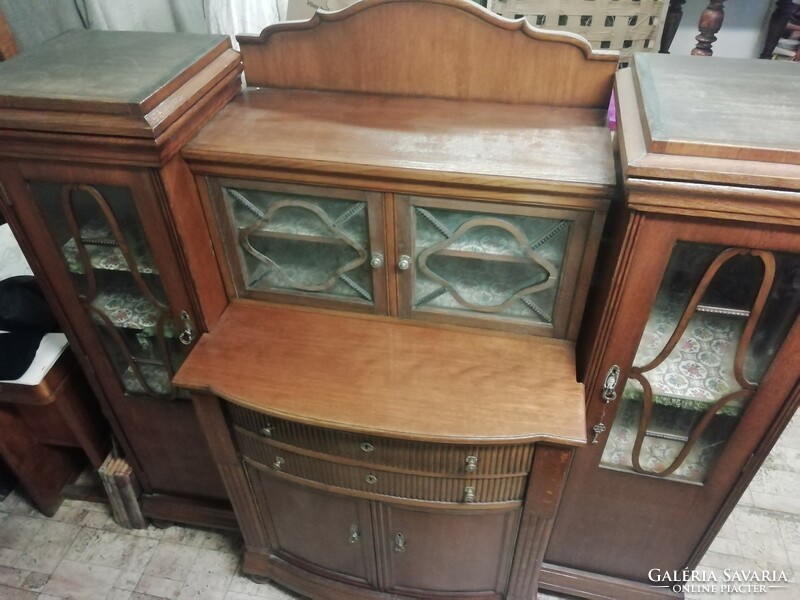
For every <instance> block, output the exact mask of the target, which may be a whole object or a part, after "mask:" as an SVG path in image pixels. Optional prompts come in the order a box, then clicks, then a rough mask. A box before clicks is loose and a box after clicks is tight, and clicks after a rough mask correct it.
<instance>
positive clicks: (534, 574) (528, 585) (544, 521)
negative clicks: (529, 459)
mask: <svg viewBox="0 0 800 600" xmlns="http://www.w3.org/2000/svg"><path fill="white" fill-rule="evenodd" d="M573 455H574V450H572V449H571V448H561V447H557V446H548V445H544V444H540V445H537V446H536V450H535V451H534V455H533V468H532V470H531V477H530V479H529V481H528V492H527V496H526V500H525V505H524V507H523V510H522V519H521V521H520V526H519V535H518V537H517V547H516V550H515V552H514V564H513V566H512V568H511V577H510V579H509V583H508V591H507V595H506V598H507V600H527V599H529V598H533V597H535V595H536V590H537V588H538V586H539V571H540V569H541V565H542V559H543V558H544V552H545V550H546V548H547V543H548V541H549V539H550V532H551V531H552V529H553V521H554V519H555V515H556V512H557V511H558V506H559V503H560V502H561V495H562V494H563V493H564V487H565V485H566V481H567V474H568V473H569V468H570V465H571V463H572V458H573Z"/></svg>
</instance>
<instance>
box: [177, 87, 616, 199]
mask: <svg viewBox="0 0 800 600" xmlns="http://www.w3.org/2000/svg"><path fill="white" fill-rule="evenodd" d="M331 107H335V109H332V108H331ZM605 118H606V111H605V110H598V109H576V108H554V107H535V106H515V105H509V104H500V103H486V102H458V103H456V102H452V101H447V100H436V99H427V98H393V97H383V96H375V95H363V94H361V95H357V94H344V93H319V92H306V91H292V90H268V89H258V90H248V91H246V92H245V93H244V94H243V95H242V96H241V97H240V98H237V99H236V100H235V101H234V102H233V103H232V104H231V105H230V106H228V107H227V108H226V109H224V110H223V111H222V112H221V113H220V115H219V116H218V117H217V118H216V119H214V121H213V122H212V123H210V124H209V125H208V127H206V128H205V129H203V131H202V132H201V133H200V134H199V135H198V136H197V137H196V138H195V139H194V140H193V141H192V142H191V143H189V144H188V145H187V146H186V148H185V149H184V150H183V156H184V158H186V160H187V162H189V164H190V166H191V167H192V170H193V171H194V172H195V173H217V174H219V173H220V170H226V169H229V168H230V166H241V167H251V173H252V175H250V177H251V178H263V177H264V175H263V174H262V173H263V171H261V170H260V169H261V167H269V168H272V169H275V168H281V169H283V170H288V171H294V172H296V173H297V174H296V175H294V177H295V178H299V179H302V178H304V177H305V174H306V173H307V172H309V171H313V172H314V173H322V174H325V173H328V174H337V175H339V176H345V175H346V176H351V177H358V178H359V179H361V180H362V181H365V180H369V181H370V182H371V181H372V180H375V179H392V180H400V181H408V180H410V181H414V182H429V183H436V184H438V185H452V184H461V185H464V184H468V185H479V186H483V187H492V188H502V187H508V188H512V189H514V188H516V189H524V190H527V191H529V192H535V191H545V192H556V193H560V194H576V195H580V196H608V195H609V194H610V193H612V192H613V190H614V187H615V184H616V179H615V173H614V161H613V157H612V154H611V140H610V137H609V135H608V130H607V128H606V126H605ZM456 147H457V148H458V151H457V152H454V151H453V149H454V148H456ZM231 176H233V174H231ZM393 185H394V186H395V189H396V188H397V183H393ZM368 187H369V188H372V184H371V183H370V184H369V185H368ZM529 198H530V200H529V202H532V203H535V202H536V199H535V198H534V197H531V196H529ZM581 201H582V205H584V206H585V205H586V203H587V200H586V199H580V198H577V199H574V200H572V199H567V198H565V199H564V203H565V206H577V205H578V204H579V203H581ZM573 203H574V204H573Z"/></svg>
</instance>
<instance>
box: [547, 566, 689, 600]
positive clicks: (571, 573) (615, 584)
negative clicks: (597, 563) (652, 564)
mask: <svg viewBox="0 0 800 600" xmlns="http://www.w3.org/2000/svg"><path fill="white" fill-rule="evenodd" d="M539 588H540V589H542V590H547V591H550V592H555V593H557V594H564V595H568V596H578V597H580V598H589V599H595V600H606V599H608V598H614V600H665V599H667V598H683V594H676V593H674V592H672V591H670V590H669V589H666V588H658V587H653V586H649V585H646V584H644V583H636V582H635V581H629V580H627V579H619V578H617V577H606V576H605V575H598V574H597V573H590V572H588V571H580V570H578V569H570V568H568V567H560V566H558V565H551V564H547V563H544V564H543V565H542V570H541V571H540V573H539Z"/></svg>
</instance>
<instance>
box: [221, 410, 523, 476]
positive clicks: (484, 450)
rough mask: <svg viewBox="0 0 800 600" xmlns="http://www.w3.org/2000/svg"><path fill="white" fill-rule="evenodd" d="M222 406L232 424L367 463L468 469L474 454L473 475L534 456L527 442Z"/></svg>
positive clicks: (517, 470)
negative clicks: (363, 427) (416, 434)
mask: <svg viewBox="0 0 800 600" xmlns="http://www.w3.org/2000/svg"><path fill="white" fill-rule="evenodd" d="M227 410H228V414H229V416H230V418H231V421H232V422H233V423H234V425H237V426H239V427H240V428H242V429H245V430H247V431H249V432H252V433H255V434H259V435H260V432H261V431H262V430H263V429H264V428H265V427H270V428H271V431H272V433H271V437H270V438H265V439H270V440H275V441H278V442H282V443H285V444H290V445H292V446H296V447H298V448H305V449H308V450H312V451H314V452H321V453H323V454H330V455H332V456H338V457H342V458H347V459H352V460H356V461H359V462H363V463H367V464H375V465H383V466H387V467H394V468H398V469H407V470H410V471H424V472H427V473H442V474H452V475H467V471H466V470H465V467H466V464H467V463H466V458H467V457H468V456H474V457H476V458H477V459H478V462H477V465H476V467H477V470H476V471H475V473H474V474H475V475H506V474H508V475H512V474H513V475H524V474H526V473H528V472H529V471H530V466H531V457H532V456H533V445H532V444H517V445H503V446H483V445H475V444H472V445H457V444H426V443H422V442H411V441H406V440H396V439H389V438H382V437H378V436H367V435H358V434H352V433H346V432H342V431H335V430H332V429H324V428H321V427H312V426H309V425H302V424H300V423H294V422H292V421H284V420H282V419H275V418H272V417H269V416H267V415H265V414H262V413H258V412H255V411H251V410H248V409H246V408H242V407H240V406H238V405H235V404H228V405H227ZM236 434H237V437H241V434H242V432H241V431H237V432H236ZM363 442H369V443H371V444H372V445H373V447H374V450H373V451H372V452H364V451H363V450H362V449H361V447H360V444H361V443H363Z"/></svg>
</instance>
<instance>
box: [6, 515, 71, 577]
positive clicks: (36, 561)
mask: <svg viewBox="0 0 800 600" xmlns="http://www.w3.org/2000/svg"><path fill="white" fill-rule="evenodd" d="M79 531H80V527H78V526H76V525H69V524H67V523H58V522H57V521H47V520H43V521H42V526H41V528H40V529H39V530H38V532H37V533H36V535H35V536H34V537H33V539H32V540H31V542H30V544H29V545H28V546H27V548H26V549H25V551H24V552H23V553H22V555H21V556H20V557H19V560H17V562H16V564H15V565H14V566H15V567H17V568H19V569H26V570H28V571H36V572H37V573H46V574H49V573H52V572H53V571H54V570H55V568H56V567H57V566H58V563H59V562H60V561H61V559H62V558H63V557H64V555H65V554H66V553H67V550H68V549H69V547H70V545H71V544H72V542H73V541H74V540H75V537H76V536H77V535H78V532H79Z"/></svg>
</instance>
